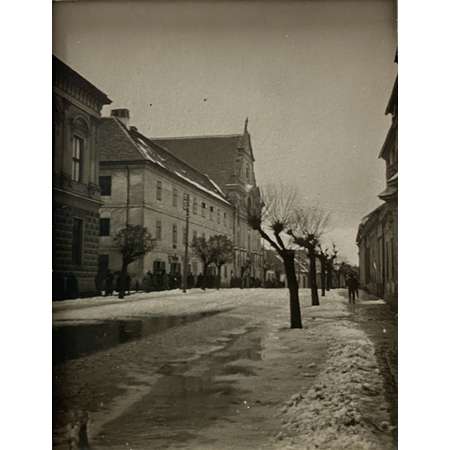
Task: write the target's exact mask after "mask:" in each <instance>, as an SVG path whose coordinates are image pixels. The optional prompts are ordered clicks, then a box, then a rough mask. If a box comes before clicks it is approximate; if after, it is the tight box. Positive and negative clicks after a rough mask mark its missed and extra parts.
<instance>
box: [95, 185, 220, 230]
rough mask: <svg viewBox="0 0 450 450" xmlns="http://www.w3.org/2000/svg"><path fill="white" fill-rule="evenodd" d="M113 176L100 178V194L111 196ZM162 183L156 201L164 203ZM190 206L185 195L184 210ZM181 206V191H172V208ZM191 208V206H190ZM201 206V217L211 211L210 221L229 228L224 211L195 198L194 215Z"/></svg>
mask: <svg viewBox="0 0 450 450" xmlns="http://www.w3.org/2000/svg"><path fill="white" fill-rule="evenodd" d="M111 184H112V180H111V176H100V177H99V185H100V194H101V195H103V196H110V195H111ZM162 198H163V197H162V182H161V181H160V180H157V181H156V200H158V201H162ZM187 202H189V204H190V197H189V195H187V194H184V195H183V209H186V203H187ZM178 204H179V191H178V189H177V188H176V187H173V189H172V206H173V207H174V208H177V207H178ZM189 206H190V205H189ZM199 206H200V215H201V216H202V217H205V218H206V215H207V210H208V211H209V213H208V214H209V220H215V221H217V223H218V224H220V223H223V225H224V226H228V216H227V213H226V212H225V211H224V212H223V213H222V212H221V210H220V209H219V208H216V210H214V206H210V207H209V209H208V208H207V206H206V203H205V202H200V205H199V202H198V199H197V198H196V197H194V199H193V201H192V214H193V215H198V213H199V211H198V210H199Z"/></svg>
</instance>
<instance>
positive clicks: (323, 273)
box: [320, 267, 327, 297]
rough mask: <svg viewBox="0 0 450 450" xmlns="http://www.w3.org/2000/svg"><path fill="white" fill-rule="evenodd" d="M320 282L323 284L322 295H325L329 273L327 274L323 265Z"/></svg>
mask: <svg viewBox="0 0 450 450" xmlns="http://www.w3.org/2000/svg"><path fill="white" fill-rule="evenodd" d="M320 284H321V289H322V297H325V289H326V284H327V275H326V272H325V268H324V267H322V268H321V269H320Z"/></svg>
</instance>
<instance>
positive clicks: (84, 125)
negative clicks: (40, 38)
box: [52, 56, 111, 299]
mask: <svg viewBox="0 0 450 450" xmlns="http://www.w3.org/2000/svg"><path fill="white" fill-rule="evenodd" d="M110 103H111V100H110V99H109V98H108V97H107V96H106V94H104V93H103V92H102V91H100V90H99V89H98V88H97V87H95V86H94V85H93V84H92V83H90V82H89V81H88V80H86V79H85V78H83V77H82V76H81V75H80V74H78V73H77V72H75V71H74V70H73V69H71V68H70V67H69V66H67V65H66V64H64V63H63V62H62V61H61V60H59V59H58V58H56V57H55V56H54V57H53V149H52V150H53V155H52V156H53V158H52V159H53V171H52V172H53V183H52V194H53V296H54V298H55V299H62V298H69V297H77V296H78V295H89V294H91V293H94V292H95V274H96V272H97V256H98V229H99V208H100V205H101V199H100V191H99V186H98V174H99V167H98V164H99V159H98V152H97V141H96V140H97V127H98V124H99V120H100V113H101V109H102V107H103V106H104V105H107V104H110Z"/></svg>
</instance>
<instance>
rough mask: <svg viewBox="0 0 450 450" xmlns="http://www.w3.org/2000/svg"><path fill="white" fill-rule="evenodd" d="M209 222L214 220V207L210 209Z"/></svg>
mask: <svg viewBox="0 0 450 450" xmlns="http://www.w3.org/2000/svg"><path fill="white" fill-rule="evenodd" d="M209 220H214V206H210V207H209Z"/></svg>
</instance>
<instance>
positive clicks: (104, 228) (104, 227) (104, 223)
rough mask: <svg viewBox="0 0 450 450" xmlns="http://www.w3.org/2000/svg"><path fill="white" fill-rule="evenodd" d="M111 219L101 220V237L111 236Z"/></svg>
mask: <svg viewBox="0 0 450 450" xmlns="http://www.w3.org/2000/svg"><path fill="white" fill-rule="evenodd" d="M110 223H111V221H110V219H109V218H108V219H106V218H105V219H100V236H109V229H110Z"/></svg>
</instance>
